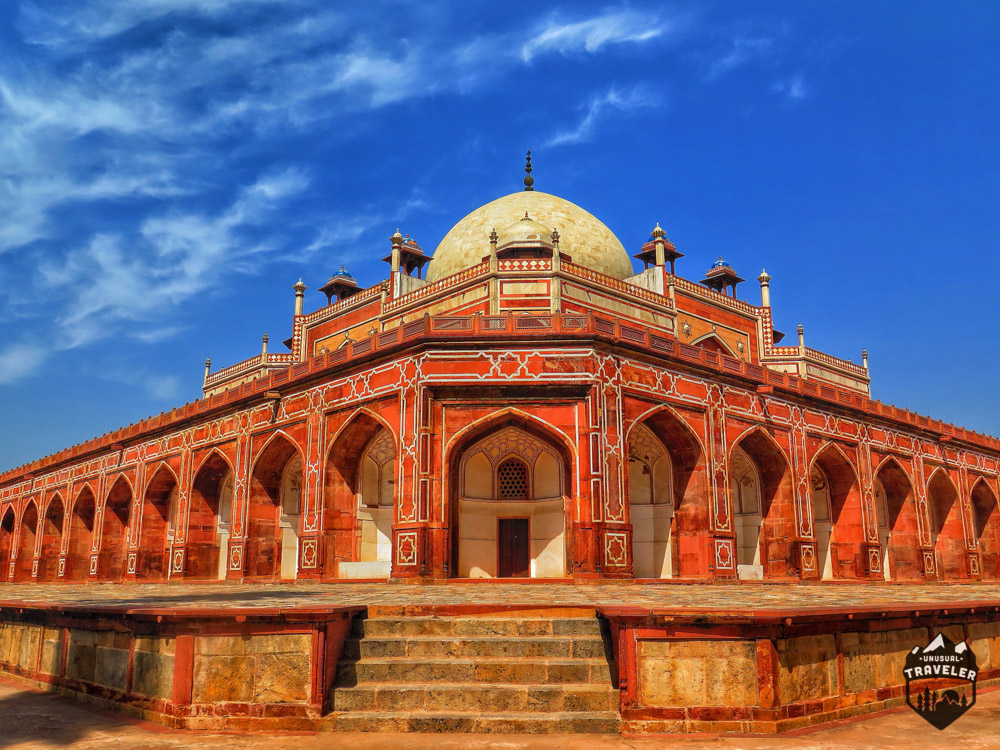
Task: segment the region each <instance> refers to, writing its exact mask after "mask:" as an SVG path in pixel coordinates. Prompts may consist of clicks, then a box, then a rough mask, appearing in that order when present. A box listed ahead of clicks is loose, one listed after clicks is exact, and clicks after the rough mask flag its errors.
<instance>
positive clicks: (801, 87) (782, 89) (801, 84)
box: [771, 74, 809, 101]
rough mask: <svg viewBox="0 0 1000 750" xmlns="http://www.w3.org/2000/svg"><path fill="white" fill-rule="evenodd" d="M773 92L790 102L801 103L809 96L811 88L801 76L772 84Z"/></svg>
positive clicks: (794, 76)
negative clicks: (800, 101)
mask: <svg viewBox="0 0 1000 750" xmlns="http://www.w3.org/2000/svg"><path fill="white" fill-rule="evenodd" d="M771 92H772V93H774V94H778V95H779V96H783V97H784V98H785V99H787V100H789V101H799V100H801V99H805V98H806V97H807V96H809V87H808V86H807V85H806V81H805V77H804V76H802V75H801V74H797V75H793V76H790V77H788V78H783V79H779V80H777V81H775V82H774V83H772V84H771Z"/></svg>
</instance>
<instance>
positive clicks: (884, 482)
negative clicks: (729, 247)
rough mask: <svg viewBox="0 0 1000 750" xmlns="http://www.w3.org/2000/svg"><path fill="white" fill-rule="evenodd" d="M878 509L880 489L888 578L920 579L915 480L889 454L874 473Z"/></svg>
mask: <svg viewBox="0 0 1000 750" xmlns="http://www.w3.org/2000/svg"><path fill="white" fill-rule="evenodd" d="M874 484H875V494H876V498H875V500H876V509H878V503H879V502H880V498H879V497H878V495H879V493H880V492H881V493H882V494H883V495H884V497H883V498H882V499H881V500H882V501H884V503H885V526H884V527H883V526H882V524H881V523H880V524H879V534H880V541H882V540H883V539H884V542H883V547H884V549H885V552H886V553H887V554H885V555H884V562H883V565H884V566H885V570H886V571H887V572H888V575H887V576H886V577H887V578H891V579H892V580H898V581H907V580H911V581H914V580H920V579H921V578H922V577H923V576H922V574H921V566H922V561H921V556H920V525H919V522H918V521H917V505H916V500H915V498H914V493H913V481H912V479H911V478H910V475H909V473H908V472H907V471H906V468H905V467H904V466H903V465H902V464H901V463H900V462H899V461H898V460H897V459H896V458H895V456H886V457H885V458H884V459H882V461H880V462H879V464H878V468H876V470H875V477H874Z"/></svg>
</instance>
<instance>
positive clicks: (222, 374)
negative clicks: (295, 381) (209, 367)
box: [205, 354, 295, 391]
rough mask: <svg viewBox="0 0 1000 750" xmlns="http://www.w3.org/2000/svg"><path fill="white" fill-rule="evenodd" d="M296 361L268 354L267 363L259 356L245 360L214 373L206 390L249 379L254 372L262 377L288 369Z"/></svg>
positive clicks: (289, 356)
mask: <svg viewBox="0 0 1000 750" xmlns="http://www.w3.org/2000/svg"><path fill="white" fill-rule="evenodd" d="M294 361H295V358H294V356H293V355H291V354H268V355H267V361H264V360H263V359H262V357H261V355H260V354H258V355H257V356H256V357H251V358H250V359H245V360H243V361H242V362H237V363H236V364H235V365H230V366H229V367H226V368H225V369H222V370H219V371H218V372H213V373H212V374H211V375H209V376H208V377H207V378H206V379H205V390H206V391H208V390H212V389H213V388H216V387H218V386H219V385H220V384H221V383H226V382H228V381H231V380H236V379H238V378H245V377H248V376H249V375H251V374H252V373H254V372H259V373H260V374H261V375H262V374H264V373H265V372H269V371H270V370H273V369H276V368H280V367H288V365H290V364H292V362H294Z"/></svg>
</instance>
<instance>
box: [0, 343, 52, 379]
mask: <svg viewBox="0 0 1000 750" xmlns="http://www.w3.org/2000/svg"><path fill="white" fill-rule="evenodd" d="M46 355H47V352H46V350H45V348H44V347H41V346H39V345H38V344H33V343H16V344H8V345H7V346H5V347H4V348H3V349H0V384H7V383H13V382H15V381H17V380H20V379H21V378H24V377H27V376H28V375H33V374H34V373H35V372H37V371H38V370H39V369H40V368H41V366H42V364H44V362H45V358H46Z"/></svg>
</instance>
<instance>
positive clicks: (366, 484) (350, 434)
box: [321, 407, 399, 578]
mask: <svg viewBox="0 0 1000 750" xmlns="http://www.w3.org/2000/svg"><path fill="white" fill-rule="evenodd" d="M376 443H379V444H380V445H381V449H380V450H379V451H378V453H379V459H380V460H375V459H374V458H373V457H372V456H371V455H370V454H371V452H372V450H373V446H375V445H376ZM324 455H325V466H324V473H323V540H322V543H323V552H322V563H321V565H322V569H323V571H324V574H325V575H327V576H330V577H334V576H335V577H342V578H344V577H361V576H363V577H382V575H383V574H384V575H385V577H388V576H389V573H390V558H391V548H392V525H393V523H394V521H395V507H396V503H397V500H398V497H397V490H396V488H397V487H398V473H399V461H398V457H399V438H398V436H397V435H396V431H395V430H394V429H393V428H392V426H391V425H390V424H389V422H388V421H387V420H386V419H384V418H383V417H382V416H381V415H380V414H377V413H376V412H374V411H373V410H371V409H369V408H367V407H360V408H358V409H355V410H354V412H352V413H351V415H350V416H349V417H348V418H347V419H346V420H345V421H344V422H343V424H341V425H340V427H339V428H338V429H337V430H336V432H335V433H334V434H333V437H332V438H331V439H330V440H329V441H328V442H327V445H326V452H325V454H324ZM370 485H373V486H370ZM366 491H367V494H368V495H369V497H365V494H366ZM373 493H374V497H372V494H373ZM383 493H385V494H387V495H388V497H387V498H384V499H383V498H381V494H383ZM355 563H365V565H364V566H361V565H356V564H355ZM371 563H377V564H376V565H372V564H371ZM373 573H374V575H372V574H373Z"/></svg>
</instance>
